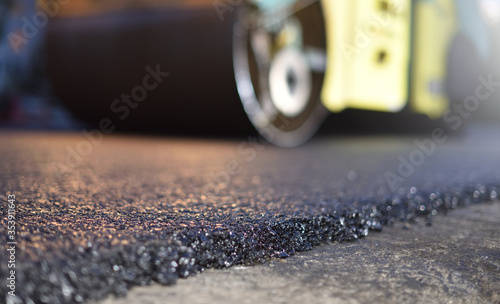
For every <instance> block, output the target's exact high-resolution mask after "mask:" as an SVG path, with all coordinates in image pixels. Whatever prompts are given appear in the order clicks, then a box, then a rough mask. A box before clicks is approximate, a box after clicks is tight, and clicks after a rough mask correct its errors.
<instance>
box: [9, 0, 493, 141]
mask: <svg viewBox="0 0 500 304" xmlns="http://www.w3.org/2000/svg"><path fill="white" fill-rule="evenodd" d="M464 1H465V0H464ZM240 2H242V1H240ZM457 2H460V1H457ZM470 2H471V3H473V4H474V5H476V6H477V7H478V10H479V12H480V17H481V18H482V22H483V25H484V26H482V27H480V28H478V29H477V30H478V32H476V33H472V34H471V35H472V36H474V35H477V36H478V37H479V36H481V37H483V38H484V37H487V38H485V39H486V40H487V44H486V45H484V49H483V51H484V53H485V55H484V56H486V57H487V61H486V64H485V68H486V69H489V70H490V71H491V72H492V73H496V74H495V75H496V76H495V77H497V78H496V79H500V77H499V74H498V71H500V68H498V66H499V63H498V54H500V0H477V1H475V0H470ZM238 4H239V1H217V0H216V1H213V0H175V1H174V0H170V1H160V0H112V1H111V0H110V1H95V0H65V1H62V0H60V1H56V0H52V1H51V0H44V1H34V0H31V1H30V0H1V1H0V33H1V37H0V126H1V127H3V128H21V129H24V128H29V129H58V130H79V129H82V128H84V127H87V126H92V125H94V126H95V125H98V124H99V122H100V121H101V120H102V118H106V117H112V118H113V117H114V118H113V122H114V123H116V125H117V127H118V128H117V130H118V131H129V132H130V131H132V132H149V133H151V132H153V133H160V134H167V133H169V134H184V133H189V134H193V133H194V134H200V135H207V134H208V135H212V134H229V135H235V134H239V135H242V134H243V135H244V134H249V133H254V132H255V131H254V129H253V127H252V125H251V123H250V122H249V119H248V118H247V115H246V113H245V111H244V110H243V107H242V106H241V102H240V98H239V96H238V91H237V87H236V83H235V80H234V72H233V59H232V48H233V45H232V43H233V39H232V37H233V25H234V22H235V20H236V18H237V11H238V6H239V5H238ZM483 38H478V39H483ZM483 40H484V39H483ZM480 43H482V42H480ZM148 66H149V67H152V68H153V69H154V68H155V67H157V66H159V67H160V70H161V71H162V72H168V73H169V76H168V77H167V78H166V80H165V83H164V84H162V85H160V86H159V87H158V88H157V89H155V90H152V91H149V92H147V99H146V100H145V101H144V102H141V103H140V104H139V105H137V106H136V107H135V108H131V110H133V111H131V112H130V115H128V116H127V119H123V120H122V119H116V116H117V115H116V111H115V112H113V111H111V106H112V104H113V101H115V100H117V99H119V98H120V96H122V94H130V93H131V90H133V89H134V87H135V86H137V85H139V84H141V81H142V79H143V78H144V77H145V75H147V73H148V72H147V70H146V69H145V68H146V67H148ZM498 99H499V98H498V93H497V95H496V96H494V97H492V100H493V101H492V102H489V103H488V105H487V106H484V107H481V109H480V110H479V111H478V113H476V114H475V115H474V118H473V119H472V121H475V122H479V123H483V122H488V123H490V122H496V121H498V117H499V115H500V105H499V102H498ZM123 113H125V112H123ZM388 118H390V119H392V120H394V121H395V123H396V124H398V123H399V124H404V123H405V121H407V120H406V118H405V119H398V118H395V117H394V116H393V115H388V114H384V113H375V112H367V111H352V110H347V111H344V112H343V113H341V114H336V115H334V119H330V120H328V121H327V122H326V124H325V126H324V127H323V130H322V132H327V133H328V132H336V131H338V130H340V131H341V132H344V131H347V132H348V131H349V130H352V129H357V128H359V129H361V130H366V131H369V130H371V129H373V128H374V127H380V126H381V125H384V123H385V122H386V121H387V119H388ZM387 129H390V130H394V129H398V130H399V128H394V126H391V127H389V128H387Z"/></svg>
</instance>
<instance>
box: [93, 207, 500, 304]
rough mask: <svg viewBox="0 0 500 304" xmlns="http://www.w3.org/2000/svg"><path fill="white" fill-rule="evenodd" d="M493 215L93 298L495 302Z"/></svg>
mask: <svg viewBox="0 0 500 304" xmlns="http://www.w3.org/2000/svg"><path fill="white" fill-rule="evenodd" d="M499 217H500V204H498V203H495V204H481V205H476V206H471V207H470V208H467V209H459V210H455V211H453V212H452V213H450V214H449V215H448V216H446V217H440V218H439V220H436V221H435V223H434V224H433V225H432V226H431V227H430V226H426V225H413V226H412V227H411V229H405V230H403V229H402V227H404V226H403V224H402V223H399V224H395V225H394V226H393V227H388V228H384V233H371V234H370V235H369V236H367V237H366V238H365V239H363V240H360V241H355V242H349V243H341V244H329V245H322V246H319V247H317V248H315V249H313V250H312V251H307V252H304V253H298V254H297V255H295V256H293V257H290V258H288V259H280V260H277V259H271V260H265V261H264V262H263V263H262V264H261V265H256V266H235V267H232V268H228V269H223V270H221V269H216V270H207V271H205V272H204V273H203V274H201V275H198V276H195V277H193V278H189V279H187V280H179V281H178V283H177V285H176V286H175V287H170V288H168V287H167V288H166V287H164V286H161V285H159V284H155V285H153V286H146V287H137V288H134V289H132V291H131V292H130V293H129V294H128V296H127V297H126V298H113V297H110V298H108V299H106V300H105V301H102V302H99V303H100V304H125V303H142V304H160V303H165V302H167V301H168V303H172V304H176V303H192V304H198V303H200V304H201V303H221V304H226V303H227V304H229V303H242V304H246V303H249V304H250V303H270V304H280V303H297V304H302V303H351V304H355V303H423V304H424V303H425V304H429V303H464V304H465V303H467V304H470V303H498V302H500V292H499V291H498V286H499V284H500V278H499V272H500V263H499V262H500V261H499V259H498V251H499V249H500V241H499V240H500V230H499V229H498V218H499Z"/></svg>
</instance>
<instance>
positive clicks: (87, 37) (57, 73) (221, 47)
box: [47, 6, 254, 135]
mask: <svg viewBox="0 0 500 304" xmlns="http://www.w3.org/2000/svg"><path fill="white" fill-rule="evenodd" d="M235 15H236V14H235V10H229V11H227V12H225V14H224V20H221V18H220V15H219V14H218V12H217V11H216V10H215V9H214V7H212V6H202V7H196V8H193V7H192V6H190V7H185V8H184V7H176V8H160V9H158V8H128V9H122V10H112V11H109V12H101V13H98V14H90V15H85V16H77V17H71V18H68V17H62V16H61V17H59V18H55V19H53V20H52V21H51V22H50V25H49V28H48V33H47V39H48V43H47V56H48V71H49V76H50V78H51V81H52V85H53V87H54V91H55V93H56V95H57V97H59V98H60V99H62V100H63V102H64V104H65V105H66V106H67V107H68V108H69V109H70V110H71V112H73V113H74V115H75V117H76V118H77V119H80V120H82V121H85V122H90V123H92V124H94V125H96V126H98V125H99V122H100V121H101V120H102V119H105V118H109V119H110V120H111V121H112V122H113V124H114V125H116V127H117V130H120V131H132V132H144V131H147V132H158V133H175V134H178V133H196V134H218V133H224V134H235V135H236V134H245V133H246V134H248V133H252V132H254V130H253V128H252V126H251V124H250V122H249V120H248V118H247V116H246V114H245V112H244V111H243V107H242V105H241V102H240V100H239V97H238V94H237V90H236V84H235V80H234V73H233V60H232V53H231V52H232V30H233V23H234V18H235ZM148 66H149V67H151V68H152V69H155V68H156V67H158V66H159V69H160V70H161V71H162V72H168V73H169V75H168V77H166V78H165V80H164V81H163V82H162V83H161V84H159V85H158V86H157V87H156V88H155V89H153V90H151V91H147V97H146V99H145V100H144V101H141V102H137V103H136V104H137V105H136V106H135V108H134V106H128V105H127V103H126V102H122V101H120V102H115V100H117V99H118V100H122V98H123V96H122V94H126V95H131V92H132V91H133V90H134V88H135V87H137V86H142V82H143V78H144V77H145V76H146V75H147V74H148V72H147V71H146V68H147V67H148ZM132 101H134V100H133V99H132ZM113 102H115V104H114V107H113ZM134 104H135V102H134ZM118 106H127V107H129V108H130V111H128V114H127V111H126V110H124V109H122V110H121V111H118V110H117V107H118Z"/></svg>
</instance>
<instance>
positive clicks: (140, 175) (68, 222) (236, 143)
mask: <svg viewBox="0 0 500 304" xmlns="http://www.w3.org/2000/svg"><path fill="white" fill-rule="evenodd" d="M496 131H497V130H491V129H482V128H472V129H471V130H470V131H469V132H467V133H466V134H465V135H463V136H461V137H457V138H448V139H447V140H446V142H443V143H437V142H435V141H434V142H433V143H432V144H431V143H430V140H431V139H432V136H431V134H428V135H425V134H423V135H421V136H418V139H419V140H420V142H421V143H423V142H425V143H426V145H424V144H420V145H418V144H416V143H415V137H411V136H410V137H402V136H367V137H360V136H358V137H341V136H337V137H332V138H319V139H316V140H315V141H313V142H311V143H309V144H307V145H305V146H303V147H300V148H297V149H288V150H286V149H280V148H276V147H272V146H269V145H267V144H264V143H262V142H260V141H259V140H258V139H256V138H247V139H239V140H214V139H193V138H186V139H180V138H162V137H150V138H148V137H134V136H124V135H122V136H117V135H105V136H104V138H103V139H102V140H101V139H99V138H98V137H93V140H89V138H90V137H89V136H90V135H88V134H87V135H84V134H82V133H69V134H68V133H66V134H64V133H61V134H54V133H42V132H39V133H29V132H24V133H23V132H3V133H2V134H0V142H1V145H0V155H1V159H0V177H1V179H0V195H1V199H2V201H3V203H2V206H1V208H2V209H1V211H2V219H1V221H2V222H1V228H0V231H1V232H2V235H4V236H5V248H8V247H7V242H8V241H9V240H8V233H7V230H8V229H7V227H8V223H7V217H6V215H7V214H8V209H9V204H8V202H7V201H8V198H9V197H8V195H15V208H14V209H15V227H16V232H17V234H16V239H15V240H16V241H17V244H16V251H15V265H16V273H15V276H16V286H15V288H16V290H15V293H16V297H15V298H14V297H10V296H8V294H7V293H8V292H9V291H10V289H9V287H7V286H6V284H2V285H1V286H0V293H1V298H2V299H6V302H7V303H9V304H10V303H54V304H55V303H81V302H85V301H88V300H99V299H103V298H105V297H107V296H109V295H112V294H114V295H118V296H122V295H125V294H126V293H127V290H128V289H130V288H131V287H133V286H137V285H148V284H151V283H153V282H158V283H160V284H165V285H170V284H173V283H175V282H176V280H177V279H178V278H179V277H181V278H185V277H188V276H190V275H193V274H196V273H199V272H201V271H203V270H205V269H207V268H225V267H230V266H234V265H237V264H245V265H251V264H254V263H257V262H260V261H262V260H264V259H267V258H286V257H288V256H290V255H293V254H294V253H296V252H299V251H308V250H310V249H312V248H313V247H315V246H318V245H320V244H323V243H331V242H341V241H353V240H358V239H360V238H363V237H365V236H366V235H367V234H368V233H371V231H380V230H382V228H383V226H390V225H392V224H393V223H395V222H401V223H403V224H404V226H403V227H406V228H407V229H411V226H412V225H430V226H431V225H432V222H433V221H439V218H440V217H439V216H440V215H441V214H445V213H447V212H448V211H450V210H451V209H455V208H457V207H461V206H462V207H464V206H468V205H472V204H478V203H481V202H484V201H495V200H496V199H497V196H498V191H500V169H499V168H500V166H499V165H500V158H499V155H500V140H499V139H500V133H499V132H496ZM441 138H442V137H441ZM422 147H423V148H422ZM412 162H413V164H414V165H412V164H411V163H412ZM402 164H403V165H402ZM388 177H389V180H390V182H388ZM431 229H432V226H431ZM367 250H370V249H369V248H367ZM491 255H493V256H492V258H494V259H496V260H497V261H498V260H499V259H500V253H499V252H492V253H490V256H491ZM9 258H10V259H11V257H10V253H9V252H8V251H7V250H3V251H1V252H0V260H1V261H2V264H1V265H0V271H1V278H4V277H5V278H7V277H8V276H9V272H8V271H10V269H9V268H8V263H7V261H8V260H9ZM4 261H5V262H4ZM492 280H493V282H498V277H496V278H495V277H493V279H492ZM495 280H496V281H495ZM487 294H488V293H486V294H485V296H487ZM490 296H491V292H490Z"/></svg>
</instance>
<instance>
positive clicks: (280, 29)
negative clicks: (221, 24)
mask: <svg viewBox="0 0 500 304" xmlns="http://www.w3.org/2000/svg"><path fill="white" fill-rule="evenodd" d="M270 3H275V4H270ZM233 43H234V45H233V57H234V69H235V77H236V83H237V87H238V92H239V95H240V98H241V101H242V103H243V106H244V109H245V111H246V113H247V115H248V117H249V118H250V121H251V122H252V124H253V125H254V127H255V128H256V129H257V131H259V133H260V134H261V135H262V136H263V137H264V138H266V139H267V140H268V141H270V142H271V143H273V144H276V145H278V146H283V147H293V146H297V145H300V144H302V143H304V142H305V141H307V140H308V139H309V138H310V137H311V136H313V135H314V133H315V132H316V131H317V129H318V128H319V126H320V125H321V123H322V122H323V120H324V119H325V118H326V116H327V114H328V111H327V110H326V108H324V107H323V105H322V104H321V100H320V97H321V90H322V86H323V80H324V74H325V68H326V34H325V22H324V17H323V11H322V7H321V3H320V1H310V0H309V1H308V0H287V1H267V2H266V1H257V0H253V1H250V0H249V1H247V2H246V3H245V4H244V5H243V6H242V7H241V9H240V12H239V16H238V21H237V22H236V24H235V27H234V42H233Z"/></svg>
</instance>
